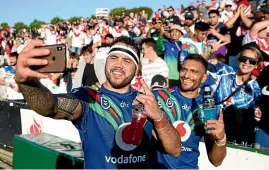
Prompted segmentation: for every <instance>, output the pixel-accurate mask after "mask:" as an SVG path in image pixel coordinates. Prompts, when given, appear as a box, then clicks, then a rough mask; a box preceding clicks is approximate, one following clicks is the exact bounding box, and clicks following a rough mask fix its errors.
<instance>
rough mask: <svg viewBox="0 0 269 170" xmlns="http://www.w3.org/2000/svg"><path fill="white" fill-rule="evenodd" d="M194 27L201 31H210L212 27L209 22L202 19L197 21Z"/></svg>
mask: <svg viewBox="0 0 269 170" xmlns="http://www.w3.org/2000/svg"><path fill="white" fill-rule="evenodd" d="M194 28H195V29H196V30H199V31H208V30H209V28H210V25H209V24H208V23H205V22H201V21H200V22H197V23H195V26H194Z"/></svg>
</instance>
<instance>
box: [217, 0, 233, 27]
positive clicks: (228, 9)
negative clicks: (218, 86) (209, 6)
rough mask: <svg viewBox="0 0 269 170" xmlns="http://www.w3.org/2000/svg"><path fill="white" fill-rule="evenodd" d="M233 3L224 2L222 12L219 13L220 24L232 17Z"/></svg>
mask: <svg viewBox="0 0 269 170" xmlns="http://www.w3.org/2000/svg"><path fill="white" fill-rule="evenodd" d="M232 6H233V2H232V1H230V0H229V1H226V3H225V7H224V11H222V12H221V13H220V19H219V21H220V22H222V23H224V24H225V23H226V22H228V20H229V19H231V18H232V17H233V15H234V14H233V10H232Z"/></svg>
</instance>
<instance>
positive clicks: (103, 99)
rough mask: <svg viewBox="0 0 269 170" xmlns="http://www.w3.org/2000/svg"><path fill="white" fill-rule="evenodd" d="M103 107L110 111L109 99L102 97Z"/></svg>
mask: <svg viewBox="0 0 269 170" xmlns="http://www.w3.org/2000/svg"><path fill="white" fill-rule="evenodd" d="M101 106H102V107H103V108H104V109H108V108H109V107H110V104H109V102H108V100H107V99H105V98H103V97H101Z"/></svg>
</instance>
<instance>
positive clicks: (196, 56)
mask: <svg viewBox="0 0 269 170" xmlns="http://www.w3.org/2000/svg"><path fill="white" fill-rule="evenodd" d="M186 60H194V61H197V62H199V63H201V64H202V65H203V67H204V68H205V73H206V71H207V61H206V60H205V58H204V57H203V56H201V55H199V54H190V55H188V56H187V57H186V58H185V60H184V61H186Z"/></svg>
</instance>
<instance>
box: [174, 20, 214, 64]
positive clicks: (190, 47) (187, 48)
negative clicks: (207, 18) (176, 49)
mask: <svg viewBox="0 0 269 170" xmlns="http://www.w3.org/2000/svg"><path fill="white" fill-rule="evenodd" d="M208 30H209V24H207V23H204V22H198V23H196V24H195V31H194V36H193V37H191V38H186V39H185V38H184V39H181V41H182V43H183V44H182V51H181V53H180V58H179V59H180V64H182V63H183V61H184V60H185V58H186V57H187V56H188V55H189V54H200V55H203V56H204V57H205V58H207V59H208V55H210V54H209V53H210V51H209V46H208V45H207V43H206V42H205V40H206V36H207V32H208Z"/></svg>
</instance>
